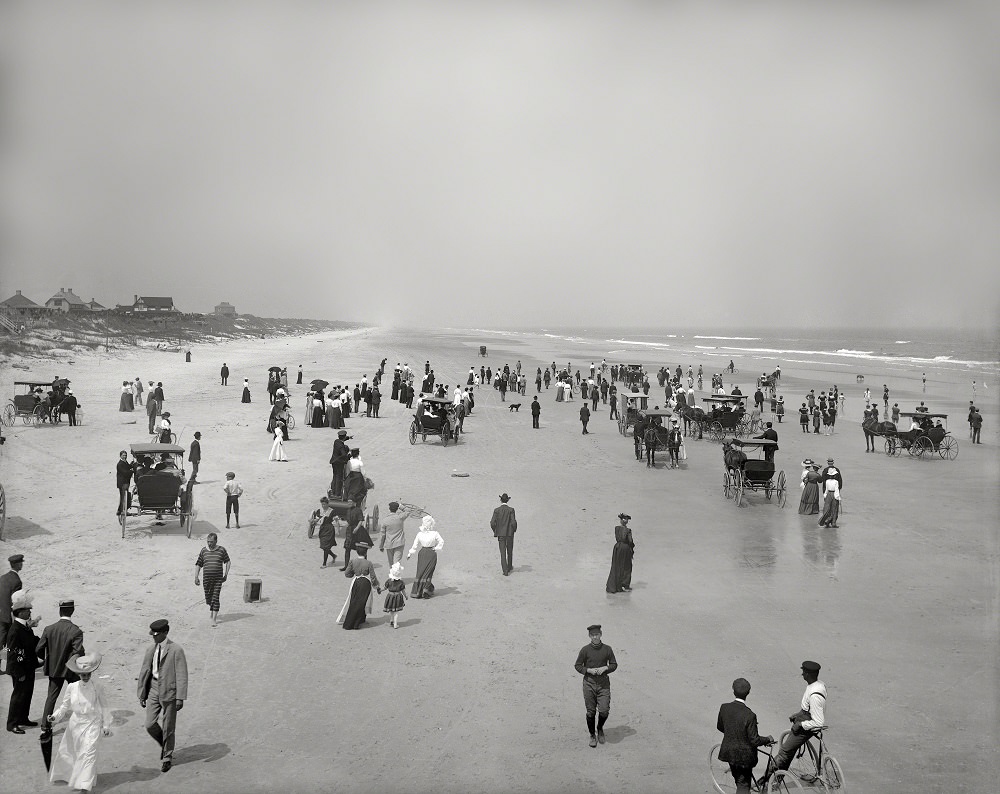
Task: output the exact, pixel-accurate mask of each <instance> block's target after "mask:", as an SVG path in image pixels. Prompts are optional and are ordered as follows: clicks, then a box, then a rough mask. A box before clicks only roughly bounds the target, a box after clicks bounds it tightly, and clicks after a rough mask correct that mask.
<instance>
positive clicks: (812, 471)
mask: <svg viewBox="0 0 1000 794" xmlns="http://www.w3.org/2000/svg"><path fill="white" fill-rule="evenodd" d="M821 479H822V477H820V474H819V464H817V463H815V462H813V460H812V458H806V459H805V460H804V461H802V476H801V477H800V478H799V488H801V489H802V498H801V499H799V515H800V516H814V515H816V514H817V513H818V512H819V483H820V480H821Z"/></svg>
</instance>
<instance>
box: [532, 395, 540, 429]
mask: <svg viewBox="0 0 1000 794" xmlns="http://www.w3.org/2000/svg"><path fill="white" fill-rule="evenodd" d="M541 415H542V406H541V405H539V404H538V395H535V396H534V397H532V398H531V426H532V427H533V428H534V429H535V430H537V429H538V417H539V416H541Z"/></svg>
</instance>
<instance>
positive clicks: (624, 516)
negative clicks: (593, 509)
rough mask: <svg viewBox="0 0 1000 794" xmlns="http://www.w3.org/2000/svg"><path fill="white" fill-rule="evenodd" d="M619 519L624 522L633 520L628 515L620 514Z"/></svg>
mask: <svg viewBox="0 0 1000 794" xmlns="http://www.w3.org/2000/svg"><path fill="white" fill-rule="evenodd" d="M618 518H620V519H621V520H622V521H631V520H632V516H630V515H629V514H628V513H619V514H618Z"/></svg>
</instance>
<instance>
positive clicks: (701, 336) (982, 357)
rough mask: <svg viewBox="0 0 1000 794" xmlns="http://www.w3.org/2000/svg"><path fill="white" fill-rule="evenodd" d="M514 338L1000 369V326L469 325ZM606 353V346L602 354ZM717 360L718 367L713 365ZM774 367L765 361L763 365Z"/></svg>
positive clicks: (657, 350) (626, 348)
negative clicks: (501, 327)
mask: <svg viewBox="0 0 1000 794" xmlns="http://www.w3.org/2000/svg"><path fill="white" fill-rule="evenodd" d="M468 330H469V331H470V332H472V333H475V332H479V333H489V334H495V335H503V336H508V337H521V338H525V339H527V338H530V337H534V338H537V339H539V340H541V341H543V342H544V341H545V340H551V343H552V344H553V345H555V344H559V346H560V349H563V348H565V346H566V344H570V345H573V344H577V345H580V346H581V347H584V346H585V347H587V348H588V349H591V348H594V347H597V348H598V349H600V350H601V351H602V357H606V358H607V359H608V361H609V362H614V361H617V362H622V361H626V360H628V359H629V358H630V357H633V358H637V359H638V360H640V361H643V362H649V361H657V362H660V363H662V364H663V365H666V366H671V367H672V366H676V365H677V364H681V365H682V366H684V367H687V366H688V364H690V363H692V360H693V361H694V362H695V363H704V364H705V365H706V369H707V370H721V369H722V368H723V366H724V365H725V364H728V363H729V360H730V359H733V360H734V361H735V363H736V366H737V367H739V368H741V369H745V370H748V371H756V369H757V367H756V365H755V362H770V363H771V364H773V363H775V362H777V363H789V364H795V363H800V364H809V363H815V362H822V363H824V364H826V365H829V366H842V367H844V368H845V371H846V370H850V371H854V370H856V369H858V368H859V367H860V366H862V365H864V364H865V363H868V364H869V366H871V365H872V364H875V363H877V364H881V365H886V366H888V367H891V368H893V369H895V368H904V369H911V370H913V371H917V370H920V371H927V372H928V373H931V372H933V371H941V370H949V371H960V372H964V373H966V374H967V375H968V377H970V378H975V377H976V374H977V373H978V374H979V375H980V377H982V378H983V379H984V380H985V379H988V380H989V381H990V382H995V381H996V379H997V376H998V374H1000V363H998V362H1000V335H998V334H997V332H996V331H995V330H989V331H979V332H977V331H966V330H956V329H944V330H942V329H936V330H927V329H903V330H900V329H883V328H878V329H876V328H815V329H813V328H810V329H803V328H796V329H773V328H772V329H761V330H755V329H746V328H742V329H740V330H738V331H720V330H718V329H715V330H712V329H677V330H664V329H650V328H614V329H610V328H583V327H580V328H538V329H508V330H497V329H482V328H480V329H468ZM603 351H606V352H603ZM714 362H719V365H718V366H717V367H715V366H712V364H713V363H714ZM764 370H767V371H770V370H769V369H768V367H766V366H763V364H762V365H761V371H764Z"/></svg>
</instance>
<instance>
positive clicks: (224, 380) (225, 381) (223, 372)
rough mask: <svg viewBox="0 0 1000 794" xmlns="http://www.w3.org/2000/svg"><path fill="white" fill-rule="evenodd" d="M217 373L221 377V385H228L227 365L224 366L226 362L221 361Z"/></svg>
mask: <svg viewBox="0 0 1000 794" xmlns="http://www.w3.org/2000/svg"><path fill="white" fill-rule="evenodd" d="M219 375H220V376H221V377H222V385H223V386H228V385H229V367H227V366H226V362H225V361H223V362H222V369H221V370H219Z"/></svg>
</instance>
